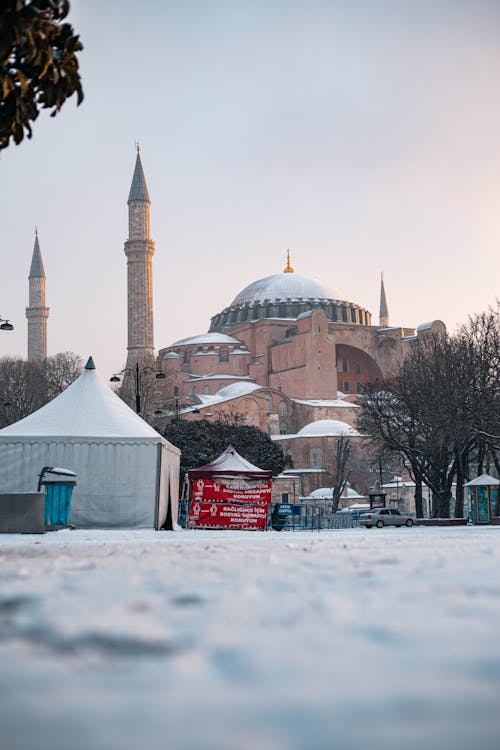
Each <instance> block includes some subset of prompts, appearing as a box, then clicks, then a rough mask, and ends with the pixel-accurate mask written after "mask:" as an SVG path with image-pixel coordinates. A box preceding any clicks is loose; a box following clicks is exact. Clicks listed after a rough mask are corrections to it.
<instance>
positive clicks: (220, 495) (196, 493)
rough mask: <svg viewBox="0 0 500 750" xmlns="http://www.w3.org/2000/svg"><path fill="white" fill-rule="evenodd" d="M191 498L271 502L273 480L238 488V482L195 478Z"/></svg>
mask: <svg viewBox="0 0 500 750" xmlns="http://www.w3.org/2000/svg"><path fill="white" fill-rule="evenodd" d="M191 500H199V501H201V500H217V501H218V502H238V503H269V502H271V482H263V483H262V484H257V485H255V486H254V487H241V488H238V486H237V485H236V484H234V485H232V484H225V483H224V482H220V481H218V480H217V479H193V480H192V481H191Z"/></svg>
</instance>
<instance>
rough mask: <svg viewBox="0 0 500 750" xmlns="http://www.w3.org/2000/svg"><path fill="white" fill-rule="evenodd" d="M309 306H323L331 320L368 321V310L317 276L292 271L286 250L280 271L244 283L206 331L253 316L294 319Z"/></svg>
mask: <svg viewBox="0 0 500 750" xmlns="http://www.w3.org/2000/svg"><path fill="white" fill-rule="evenodd" d="M310 310H323V312H324V313H325V314H326V316H327V318H328V320H331V321H332V322H340V323H350V324H352V323H354V324H355V325H365V326H366V325H371V316H370V313H369V312H368V310H364V309H363V308H362V307H360V306H359V305H356V304H354V303H353V302H349V301H348V300H346V298H345V297H344V296H343V295H340V294H339V293H338V292H337V291H336V290H335V289H330V288H329V287H328V285H326V284H324V283H323V282H322V281H319V279H315V278H314V277H312V276H302V275H301V274H300V273H295V271H294V270H293V268H292V267H291V265H290V252H288V262H287V265H286V268H285V269H284V271H283V273H275V274H273V275H272V276H266V277H265V278H263V279H257V281H254V282H252V283H251V284H249V285H248V286H246V287H245V288H244V289H243V290H242V291H241V292H240V293H239V294H237V295H236V297H235V298H234V299H233V301H232V302H231V304H230V306H229V307H226V308H225V309H224V310H221V312H220V313H217V315H214V316H213V318H212V322H211V324H210V331H209V332H210V333H215V332H220V333H223V332H227V331H230V330H231V329H232V328H238V327H239V326H240V325H241V324H242V323H243V324H246V323H248V322H251V321H254V320H262V319H268V320H269V319H273V318H274V319H276V318H278V319H281V320H287V319H288V320H297V318H299V317H300V316H301V315H302V314H303V313H306V312H309V311H310Z"/></svg>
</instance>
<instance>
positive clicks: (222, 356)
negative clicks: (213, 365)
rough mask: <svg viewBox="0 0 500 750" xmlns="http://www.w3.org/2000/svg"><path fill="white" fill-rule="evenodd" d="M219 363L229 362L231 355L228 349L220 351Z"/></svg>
mask: <svg viewBox="0 0 500 750" xmlns="http://www.w3.org/2000/svg"><path fill="white" fill-rule="evenodd" d="M219 362H229V353H228V351H227V349H219Z"/></svg>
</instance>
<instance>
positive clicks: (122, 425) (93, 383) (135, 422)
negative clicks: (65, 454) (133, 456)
mask: <svg viewBox="0 0 500 750" xmlns="http://www.w3.org/2000/svg"><path fill="white" fill-rule="evenodd" d="M89 361H91V360H89ZM88 366H89V365H88V364H87V367H88ZM32 436H33V437H51V436H54V437H56V436H57V437H122V438H139V437H140V438H153V437H154V438H156V439H157V440H158V442H160V441H161V440H162V438H161V437H160V435H159V434H158V433H157V432H156V430H153V428H152V427H150V426H149V425H148V424H147V423H146V422H145V421H144V420H143V419H141V417H139V416H138V415H137V414H136V413H135V412H134V411H132V409H130V407H128V406H127V404H126V403H125V402H124V401H122V399H121V398H119V396H117V395H116V393H114V392H113V391H112V390H111V388H110V387H109V386H108V384H107V383H106V382H104V381H103V380H101V378H100V377H99V375H98V374H97V372H96V370H95V369H85V370H84V371H83V372H82V374H81V375H80V377H79V378H77V380H75V382H74V383H72V384H71V385H70V386H69V387H68V388H66V390H64V391H63V392H62V393H61V394H60V395H59V396H56V398H54V399H53V400H52V401H49V403H48V404H46V405H45V406H42V408H41V409H38V411H35V412H33V414H30V415H29V416H28V417H25V418H24V419H21V420H20V421H19V422H15V423H14V424H11V425H9V426H8V427H4V428H3V430H0V438H3V437H5V438H7V437H32Z"/></svg>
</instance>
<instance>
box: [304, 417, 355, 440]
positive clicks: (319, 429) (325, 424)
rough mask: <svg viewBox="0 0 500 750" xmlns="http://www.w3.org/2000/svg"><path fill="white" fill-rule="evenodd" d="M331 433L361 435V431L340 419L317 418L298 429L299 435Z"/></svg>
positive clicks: (317, 435) (308, 435) (320, 435)
mask: <svg viewBox="0 0 500 750" xmlns="http://www.w3.org/2000/svg"><path fill="white" fill-rule="evenodd" d="M329 435H333V436H337V435H352V436H353V437H355V436H359V432H358V431H357V430H355V429H354V427H351V425H350V424H347V423H346V422H341V421H340V420H338V419H317V420H316V421H315V422H309V424H306V425H305V427H302V429H301V430H299V431H298V433H297V437H326V436H329Z"/></svg>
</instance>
